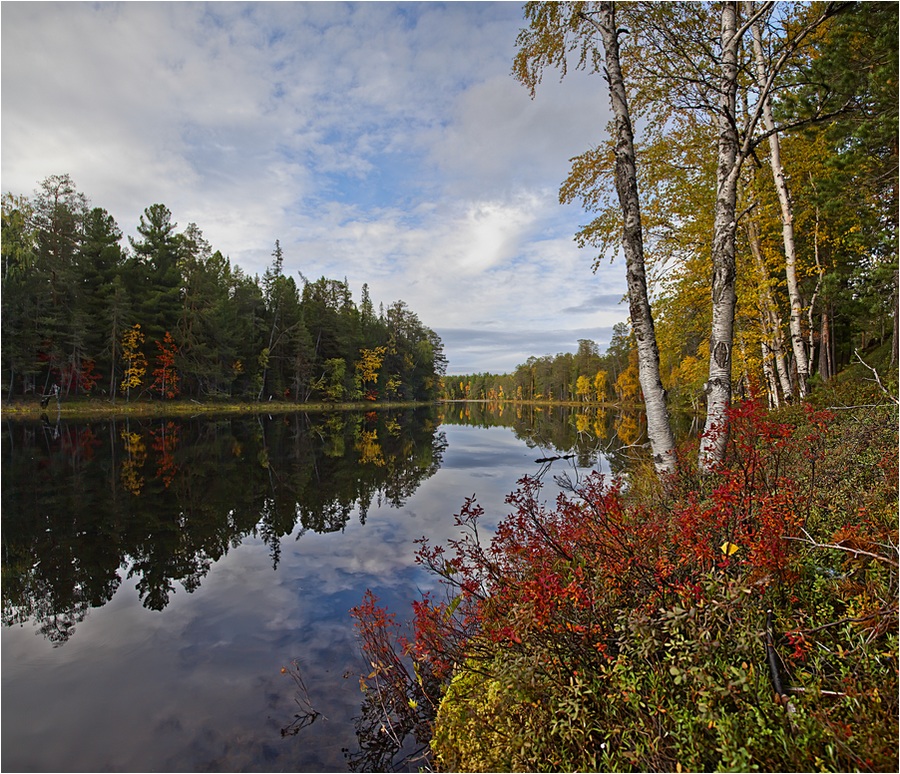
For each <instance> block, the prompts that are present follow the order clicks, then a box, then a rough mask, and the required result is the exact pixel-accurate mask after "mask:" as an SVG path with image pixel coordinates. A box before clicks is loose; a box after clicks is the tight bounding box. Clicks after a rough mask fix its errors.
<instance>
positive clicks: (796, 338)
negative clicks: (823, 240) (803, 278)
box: [753, 23, 809, 399]
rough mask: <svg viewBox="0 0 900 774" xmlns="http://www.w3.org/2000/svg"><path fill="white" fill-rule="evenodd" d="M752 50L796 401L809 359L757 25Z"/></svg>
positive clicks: (790, 213)
mask: <svg viewBox="0 0 900 774" xmlns="http://www.w3.org/2000/svg"><path fill="white" fill-rule="evenodd" d="M753 49H754V52H755V54H756V79H757V82H758V83H759V86H760V89H761V91H763V92H765V94H764V96H763V98H762V99H763V106H762V108H763V109H762V125H763V128H764V129H765V130H766V132H769V133H770V134H769V166H770V167H771V169H772V177H773V178H774V181H775V190H776V191H777V192H778V202H779V204H780V205H781V233H782V240H783V242H784V268H785V275H786V277H787V288H788V298H789V299H790V304H791V317H790V331H791V348H792V349H793V352H794V363H795V364H796V367H797V388H798V391H799V393H800V398H801V399H802V398H805V397H806V395H807V394H808V392H809V387H808V381H809V360H808V358H807V356H806V348H805V345H804V341H803V327H802V325H801V316H802V314H803V299H802V297H801V296H800V285H799V283H798V281H797V247H796V244H795V242H794V208H793V205H792V204H791V194H790V191H789V190H788V186H787V180H786V179H785V177H784V168H783V167H782V165H781V142H780V141H779V139H778V133H777V132H776V131H775V118H774V116H773V115H772V100H771V98H770V97H769V93H768V92H767V91H766V69H765V59H764V55H763V47H762V32H761V31H760V23H756V24H754V25H753Z"/></svg>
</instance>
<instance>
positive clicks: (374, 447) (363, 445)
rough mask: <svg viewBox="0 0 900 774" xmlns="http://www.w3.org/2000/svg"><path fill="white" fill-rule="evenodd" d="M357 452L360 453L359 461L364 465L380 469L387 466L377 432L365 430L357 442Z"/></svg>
mask: <svg viewBox="0 0 900 774" xmlns="http://www.w3.org/2000/svg"><path fill="white" fill-rule="evenodd" d="M356 450H357V451H358V452H359V461H360V462H361V463H362V464H364V465H365V464H371V465H375V466H376V467H379V468H380V467H383V466H384V465H385V461H384V454H383V452H382V451H381V444H380V443H379V442H378V433H377V431H375V430H363V431H362V433H360V435H359V440H358V441H357V442H356Z"/></svg>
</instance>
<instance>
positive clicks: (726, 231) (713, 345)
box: [699, 2, 743, 472]
mask: <svg viewBox="0 0 900 774" xmlns="http://www.w3.org/2000/svg"><path fill="white" fill-rule="evenodd" d="M736 6H737V3H733V2H725V3H722V4H721V8H722V26H721V32H720V35H721V37H720V40H721V50H722V64H721V66H722V71H721V74H720V86H719V104H718V113H717V116H716V120H717V123H718V129H719V137H718V167H717V169H716V209H715V220H714V224H713V243H712V269H713V276H712V329H711V331H710V340H709V380H708V381H707V383H706V425H705V426H704V429H703V437H702V439H701V441H700V459H699V463H700V469H701V470H702V471H704V472H712V470H714V469H715V467H716V465H717V464H719V463H721V462H723V461H724V459H725V449H726V445H727V441H728V428H727V416H726V412H727V410H728V407H729V406H730V405H731V356H732V347H733V344H734V308H735V304H736V302H737V295H736V292H735V279H736V275H737V269H736V265H735V234H736V231H737V213H736V209H737V183H738V177H739V175H740V168H741V162H742V161H743V159H742V158H741V157H740V156H739V147H738V142H739V138H738V133H737V125H736V123H735V106H736V102H737V76H738V63H737V53H738V46H739V44H740V40H739V38H738V36H737V7H736Z"/></svg>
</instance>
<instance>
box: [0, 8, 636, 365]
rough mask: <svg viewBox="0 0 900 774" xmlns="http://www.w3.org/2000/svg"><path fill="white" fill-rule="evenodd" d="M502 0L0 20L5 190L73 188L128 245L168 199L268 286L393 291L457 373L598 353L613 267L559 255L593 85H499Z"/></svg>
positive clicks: (382, 299) (603, 113) (595, 137)
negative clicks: (326, 282)
mask: <svg viewBox="0 0 900 774" xmlns="http://www.w3.org/2000/svg"><path fill="white" fill-rule="evenodd" d="M524 25H525V22H524V17H523V14H522V7H521V4H520V3H517V2H497V3H491V2H473V3H456V2H452V3H393V2H370V3H330V2H307V3H293V2H275V3H263V2H259V3H256V2H253V3H183V2H172V3H168V2H167V3H155V2H149V3H147V2H140V3H131V2H128V3H106V2H103V3H79V2H65V3H52V2H10V0H4V2H3V3H2V6H0V31H2V49H0V51H2V70H0V76H2V90H0V101H2V105H0V140H2V142H0V185H2V190H3V191H4V192H11V193H14V194H26V195H30V194H32V193H33V192H34V191H35V189H36V188H37V187H38V185H39V184H40V181H41V180H43V179H44V178H46V177H47V176H49V175H53V174H66V173H68V174H70V175H71V176H72V178H73V180H74V181H75V184H76V186H77V187H78V189H79V191H81V192H83V193H84V194H86V195H87V196H88V198H89V199H90V202H91V205H92V206H97V207H103V208H105V209H107V210H108V211H109V212H110V213H111V214H112V215H113V216H114V217H115V218H116V221H117V223H118V225H119V227H120V228H121V229H122V231H123V232H124V233H125V234H126V235H135V234H136V231H135V229H136V226H137V225H138V223H139V222H140V216H141V214H142V213H143V211H144V209H145V208H146V207H149V206H150V205H151V204H154V203H162V204H164V205H166V206H167V207H168V208H169V209H170V210H171V211H172V218H173V220H174V221H175V222H176V223H177V224H178V230H179V231H180V230H183V228H185V227H186V226H187V225H188V224H189V223H192V222H193V223H195V224H196V225H197V226H198V227H199V228H200V230H201V231H202V233H203V235H204V237H205V238H206V240H207V241H208V242H209V243H210V244H211V245H212V247H213V249H215V250H220V251H221V252H222V253H223V254H224V255H226V256H228V257H229V258H230V259H231V261H232V263H233V264H236V265H238V266H240V267H241V268H242V269H243V270H244V271H246V272H247V273H249V274H251V275H254V274H259V275H262V273H263V271H265V268H266V266H267V265H269V264H270V263H271V261H272V252H273V250H274V246H275V241H276V240H278V241H279V243H280V245H281V247H282V250H283V252H284V271H285V272H286V273H290V274H291V275H292V276H294V277H295V279H297V280H298V281H299V280H300V277H299V275H298V272H299V273H302V275H303V276H304V277H306V278H308V279H309V280H315V279H317V278H319V277H322V276H325V277H328V278H332V279H344V278H346V279H347V281H348V283H349V285H350V288H351V290H352V291H353V294H354V298H355V300H356V301H357V303H358V302H359V299H360V292H361V289H362V285H363V283H367V284H368V286H369V292H370V295H371V297H372V300H373V302H374V303H375V305H376V308H377V306H378V304H379V303H383V304H384V305H385V307H387V306H388V305H389V304H390V303H392V302H394V301H396V300H399V299H402V300H403V301H405V302H406V303H407V305H408V306H409V308H410V309H411V310H412V311H414V312H415V313H416V314H417V315H418V317H419V318H420V320H421V321H422V322H423V324H425V325H427V326H428V327H430V328H432V329H434V330H435V331H436V332H437V333H438V335H439V336H440V337H441V339H442V341H443V342H444V347H445V355H446V356H447V358H448V360H449V367H448V373H449V374H458V373H473V372H483V371H491V372H493V373H502V372H508V371H511V370H513V369H514V368H515V367H516V365H518V364H519V363H523V362H525V360H527V358H528V357H529V356H532V355H533V356H537V357H540V356H542V355H548V354H551V355H552V354H556V353H558V352H574V351H575V350H576V349H577V342H578V340H579V339H582V338H588V339H593V340H594V341H596V342H597V343H598V344H599V346H600V349H601V351H604V350H605V348H606V345H607V344H608V343H609V339H610V336H611V332H612V326H613V325H614V324H615V323H618V322H622V321H624V320H626V319H627V315H628V310H627V305H626V304H624V303H622V297H623V296H624V294H625V291H626V285H625V269H624V262H623V261H619V260H616V261H615V262H612V263H611V262H610V261H609V260H605V259H604V260H603V261H601V265H600V268H599V269H598V271H597V272H596V273H593V272H592V271H591V266H592V264H593V263H594V259H595V257H596V255H595V252H594V251H592V250H591V249H589V248H588V249H579V248H578V246H577V245H576V243H575V242H574V239H573V237H574V234H575V232H576V231H577V229H578V227H579V226H580V225H582V224H584V223H586V222H588V220H589V219H590V216H589V215H588V214H586V213H585V212H583V211H582V210H581V209H580V207H579V206H577V205H565V206H563V205H560V204H559V199H558V195H559V186H560V184H561V183H562V182H563V180H564V179H565V177H566V175H567V173H568V170H569V164H570V159H571V158H572V157H573V156H575V155H577V154H579V153H582V152H584V151H586V150H588V149H589V148H591V147H593V146H596V145H597V144H599V143H600V142H602V140H603V138H604V136H605V132H606V126H607V122H608V120H609V115H610V113H609V98H608V95H607V92H606V89H605V83H604V82H603V80H602V78H601V77H600V76H598V75H589V74H586V73H583V72H580V71H576V70H575V69H571V70H570V71H569V74H568V75H567V76H566V78H565V79H563V80H560V78H559V76H558V75H557V74H556V72H552V71H551V72H548V73H546V74H545V77H544V80H543V83H542V84H541V85H540V86H539V87H538V90H537V93H536V96H535V98H534V99H531V97H530V95H529V93H528V90H527V89H526V88H525V86H523V85H522V84H521V83H519V82H517V81H516V80H515V79H514V78H513V77H512V75H511V68H512V60H513V57H514V55H515V50H516V49H515V39H516V35H517V33H518V31H519V29H520V28H522V27H523V26H524Z"/></svg>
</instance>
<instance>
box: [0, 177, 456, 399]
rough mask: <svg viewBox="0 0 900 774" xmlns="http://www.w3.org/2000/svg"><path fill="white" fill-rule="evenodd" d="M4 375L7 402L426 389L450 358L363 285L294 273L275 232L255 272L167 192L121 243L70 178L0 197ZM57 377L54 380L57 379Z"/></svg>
mask: <svg viewBox="0 0 900 774" xmlns="http://www.w3.org/2000/svg"><path fill="white" fill-rule="evenodd" d="M2 205H3V208H2V212H3V225H2V228H3V231H2V258H3V269H2V272H3V274H2V304H3V307H2V315H3V346H2V380H3V393H4V395H5V397H6V398H7V399H11V398H15V397H20V396H25V395H38V396H46V395H50V394H53V395H57V394H58V395H60V396H65V397H66V398H69V397H74V396H77V395H90V396H100V397H103V398H105V399H107V400H111V401H113V402H115V401H116V399H117V398H122V399H124V400H126V401H130V400H134V399H136V398H155V399H159V400H169V399H172V398H175V397H178V396H184V397H187V398H193V399H196V400H208V399H216V398H225V399H240V400H269V399H272V398H277V399H279V400H286V401H293V402H302V403H306V402H310V401H321V402H327V403H336V402H341V401H353V400H370V401H375V400H389V401H427V400H433V399H434V398H435V397H436V395H437V394H438V390H439V383H440V378H441V375H442V374H443V373H444V371H445V369H446V362H447V361H446V358H445V357H444V352H443V344H442V342H441V340H440V337H439V336H438V335H437V334H436V333H435V332H434V331H433V330H431V329H430V328H428V327H426V326H425V325H423V324H422V322H421V321H420V320H419V318H418V316H417V315H416V314H415V312H413V311H412V310H411V309H410V308H409V307H408V306H407V305H406V303H405V302H403V301H402V300H398V301H396V302H394V303H392V304H390V305H389V306H388V307H387V309H385V308H383V306H380V307H379V309H378V310H377V311H376V310H375V308H374V305H373V302H372V300H371V298H370V296H369V291H368V287H367V285H363V286H362V293H361V298H360V301H359V303H358V304H356V303H354V301H353V297H352V293H351V291H350V287H349V285H348V282H347V280H346V278H345V279H343V280H335V279H328V278H325V277H322V278H320V279H317V280H314V281H313V280H309V279H307V278H306V277H304V276H303V275H302V274H300V276H299V280H300V282H299V284H298V281H297V279H295V278H294V277H293V276H291V275H290V274H288V273H286V272H285V271H284V254H283V251H282V249H281V245H280V243H279V242H278V241H276V242H275V248H274V251H273V253H272V261H271V264H270V265H269V266H268V267H267V268H266V271H265V272H264V274H263V276H262V277H258V276H257V277H251V276H249V275H247V274H246V273H245V272H244V271H243V270H242V269H241V268H240V267H239V266H236V265H232V263H231V261H230V260H229V259H228V258H227V257H225V256H223V255H222V253H221V252H220V251H218V250H215V251H214V250H213V248H212V246H211V245H210V244H209V243H208V242H207V241H206V240H205V239H204V237H203V233H202V231H201V230H200V228H199V227H198V226H197V225H196V224H194V223H190V224H188V226H187V227H186V228H184V230H182V231H179V230H178V229H177V223H176V222H175V221H174V220H173V217H172V213H171V212H170V211H169V209H168V208H167V207H166V206H164V205H162V204H153V205H151V206H150V207H147V208H146V210H145V211H144V213H143V214H142V215H141V218H140V223H139V224H138V226H137V237H129V239H128V247H124V246H123V244H122V243H123V234H122V231H121V230H120V228H119V226H118V225H117V224H116V222H115V220H114V218H113V217H112V216H111V215H110V214H109V212H108V211H106V210H105V209H103V208H101V207H91V206H90V204H89V200H88V197H87V196H86V195H85V194H84V193H81V192H79V191H78V190H77V188H76V185H75V183H74V181H73V180H72V179H71V177H70V176H69V175H65V174H63V175H52V176H50V177H48V178H46V179H45V180H43V181H41V183H40V185H39V187H38V189H37V191H36V192H35V193H34V195H33V196H25V195H20V194H13V193H9V192H6V193H4V194H3V199H2ZM57 388H58V391H57Z"/></svg>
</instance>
